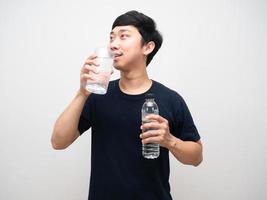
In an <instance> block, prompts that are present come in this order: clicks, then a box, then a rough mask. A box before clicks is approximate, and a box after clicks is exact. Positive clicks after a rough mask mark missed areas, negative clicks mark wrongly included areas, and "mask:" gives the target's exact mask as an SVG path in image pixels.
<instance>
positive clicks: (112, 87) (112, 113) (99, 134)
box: [78, 80, 200, 200]
mask: <svg viewBox="0 0 267 200" xmlns="http://www.w3.org/2000/svg"><path fill="white" fill-rule="evenodd" d="M147 93H154V95H155V102H156V103H157V105H158V107H159V115H160V116H162V117H164V118H165V119H167V120H168V121H169V126H170V132H171V133H172V134H173V135H174V136H175V137H177V138H180V139H182V140H184V141H198V140H199V139H200V136H199V134H198V131H197V129H196V127H195V125H194V122H193V119H192V117H191V114H190V112H189V110H188V107H187V106H186V103H185V101H184V100H183V98H182V97H181V96H180V95H179V94H178V93H176V92H175V91H173V90H170V89H169V88H167V87H165V86H164V85H162V84H160V83H158V82H156V81H153V84H152V86H151V88H150V89H149V90H148V91H147ZM144 102H145V93H144V94H139V95H128V94H125V93H123V92H122V91H121V90H120V88H119V80H115V81H111V82H110V83H109V87H108V92H107V94H105V95H96V94H91V95H90V96H89V97H88V99H87V101H86V103H85V106H84V109H83V111H82V114H81V117H80V121H79V127H78V130H79V132H80V133H81V134H82V133H83V132H84V131H86V130H88V129H89V128H90V127H91V128H92V147H91V148H92V149H91V153H92V155H91V177H90V189H89V197H88V199H90V200H113V199H114V200H170V199H172V197H171V194H170V184H169V173H170V169H169V151H168V149H166V148H164V147H160V156H159V157H158V158H157V159H152V160H151V159H145V158H143V156H142V143H141V139H140V137H139V135H140V134H141V129H140V126H141V108H142V105H143V103H144Z"/></svg>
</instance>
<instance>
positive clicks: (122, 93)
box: [116, 79, 155, 100]
mask: <svg viewBox="0 0 267 200" xmlns="http://www.w3.org/2000/svg"><path fill="white" fill-rule="evenodd" d="M150 80H151V81H152V84H151V86H150V88H149V89H148V90H147V91H145V92H143V93H140V94H127V93H124V92H123V91H122V90H121V89H120V85H119V81H120V79H118V80H117V81H116V88H117V90H118V91H119V94H120V96H122V97H124V98H128V99H133V100H135V99H144V98H145V94H146V93H148V92H151V91H152V90H153V88H154V85H155V82H154V81H153V80H152V79H150Z"/></svg>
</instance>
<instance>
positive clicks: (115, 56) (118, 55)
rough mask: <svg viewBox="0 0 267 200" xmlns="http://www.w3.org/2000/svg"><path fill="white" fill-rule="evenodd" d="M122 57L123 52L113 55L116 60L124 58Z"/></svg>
mask: <svg viewBox="0 0 267 200" xmlns="http://www.w3.org/2000/svg"><path fill="white" fill-rule="evenodd" d="M122 55H123V53H122V52H117V53H114V54H113V56H114V58H118V57H120V56H122Z"/></svg>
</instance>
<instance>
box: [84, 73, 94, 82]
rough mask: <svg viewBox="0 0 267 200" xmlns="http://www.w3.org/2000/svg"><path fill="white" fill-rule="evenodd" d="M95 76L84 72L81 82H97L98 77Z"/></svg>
mask: <svg viewBox="0 0 267 200" xmlns="http://www.w3.org/2000/svg"><path fill="white" fill-rule="evenodd" d="M94 77H95V76H93V75H91V74H82V75H81V82H95V81H96V79H95V78H94Z"/></svg>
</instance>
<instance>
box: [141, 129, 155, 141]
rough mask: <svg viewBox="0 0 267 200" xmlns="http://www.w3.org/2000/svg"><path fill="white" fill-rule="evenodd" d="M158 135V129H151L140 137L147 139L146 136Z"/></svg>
mask: <svg viewBox="0 0 267 200" xmlns="http://www.w3.org/2000/svg"><path fill="white" fill-rule="evenodd" d="M158 135H159V132H158V130H150V131H147V132H144V133H142V134H140V138H142V139H145V138H149V137H155V136H158Z"/></svg>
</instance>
